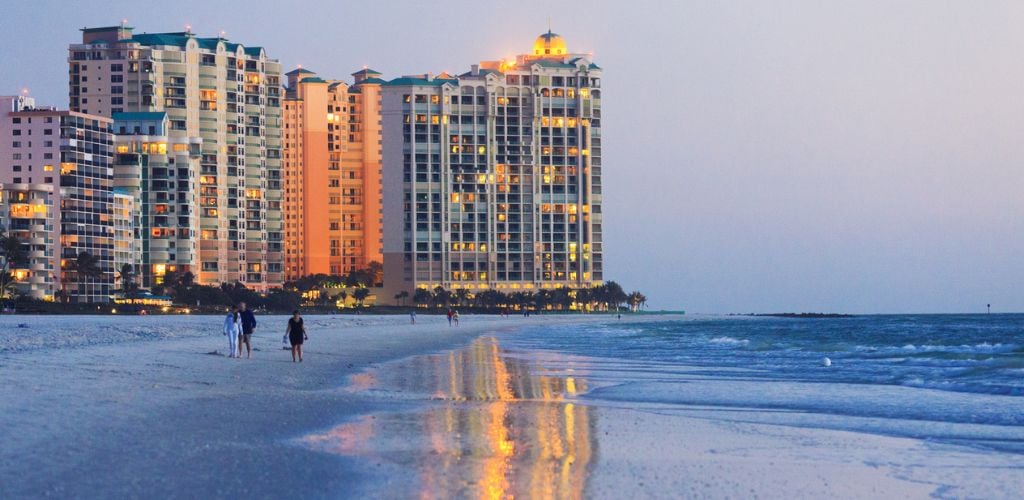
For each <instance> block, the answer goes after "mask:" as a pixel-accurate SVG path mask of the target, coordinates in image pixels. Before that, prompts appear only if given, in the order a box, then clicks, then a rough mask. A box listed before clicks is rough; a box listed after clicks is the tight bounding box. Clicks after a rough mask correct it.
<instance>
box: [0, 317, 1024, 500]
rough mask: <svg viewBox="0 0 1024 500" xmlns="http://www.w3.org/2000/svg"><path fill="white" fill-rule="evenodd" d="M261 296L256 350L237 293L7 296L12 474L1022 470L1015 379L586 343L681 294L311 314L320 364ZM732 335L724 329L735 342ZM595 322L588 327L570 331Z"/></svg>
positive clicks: (181, 492)
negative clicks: (617, 312) (891, 406)
mask: <svg viewBox="0 0 1024 500" xmlns="http://www.w3.org/2000/svg"><path fill="white" fill-rule="evenodd" d="M259 320H260V325H259V327H258V329H257V332H256V335H255V337H254V343H255V347H256V348H257V351H256V352H255V353H254V359H251V360H245V359H242V360H236V359H228V358H226V357H225V356H224V352H225V349H226V345H227V343H226V341H224V337H223V335H221V333H220V323H221V320H220V318H219V317H211V316H166V317H164V316H159V317H158V316H152V317H110V316H83V317H70V316H63V317H58V316H39V317H33V316H17V317H15V316H5V317H0V331H2V332H3V335H2V337H0V380H3V381H4V383H3V384H0V442H3V443H4V445H3V447H2V449H0V497H3V498H38V497H62V498H97V497H131V498H134V497H143V496H149V497H154V498H184V497H197V496H198V497H203V498H206V497H236V496H240V495H245V496H250V497H256V498H281V497H304V498H365V497H385V498H408V497H420V498H452V497H460V498H479V497H482V498H510V497H520V498H580V497H589V498H624V497H629V498H680V497H689V498H726V497H729V498H736V497H747V498H753V497H757V498H799V497H804V498H806V497H821V496H831V497H838V498H868V497H875V498H877V497H893V496H899V497H907V498H927V497H931V496H937V497H951V498H952V497H981V498H1013V497H1015V496H1017V495H1018V493H1019V491H1024V468H1022V467H1024V455H1022V454H1021V452H1020V450H1019V449H1017V448H1015V447H1014V446H1015V445H1014V443H1016V444H1017V445H1019V443H1020V442H1022V441H1024V439H1022V438H1024V435H1022V433H1021V426H1020V423H1019V422H1018V421H1017V420H1015V418H1017V417H1013V416H1012V414H1013V413H1015V412H1018V411H1019V410H1020V409H1021V406H1020V403H1019V402H1018V401H1019V400H1020V399H1021V398H1020V397H1018V396H1015V395H1013V394H975V393H970V392H964V391H953V392H950V391H939V390H936V389H934V388H928V387H918V386H914V385H899V384H896V385H886V386H881V385H879V386H874V387H864V384H854V383H850V382H846V381H839V380H832V381H824V380H810V381H808V380H803V379H787V380H775V381H771V383H770V385H765V383H763V380H761V378H760V376H759V375H758V373H759V372H756V371H754V370H753V369H751V371H750V372H749V373H748V374H746V375H743V376H739V377H737V376H733V375H730V374H725V373H724V372H723V371H721V369H720V368H711V367H708V366H703V367H702V366H696V365H695V364H694V363H693V362H692V360H688V359H686V360H684V359H679V360H678V361H665V360H651V359H641V358H639V357H636V356H633V357H630V355H628V351H629V349H631V347H630V345H632V344H631V343H630V342H631V341H623V342H624V343H620V344H616V345H618V346H619V347H618V348H616V349H617V350H616V349H608V350H605V351H595V352H590V351H585V350H582V349H584V348H586V349H590V348H592V347H597V348H599V347H601V346H600V343H601V340H600V339H607V338H611V337H612V336H613V335H611V334H610V333H607V332H612V331H621V332H626V334H628V335H634V336H635V335H637V334H636V333H635V332H639V331H649V330H652V329H654V330H656V329H658V328H667V326H662V325H679V324H683V323H680V322H681V321H685V319H684V318H681V317H678V316H670V315H666V316H659V315H644V316H641V317H626V318H624V319H623V320H617V319H616V318H615V317H614V316H606V315H587V316H581V315H564V316H557V315H551V316H547V315H541V316H533V317H530V318H523V317H520V316H512V317H509V318H501V317H497V316H474V315H463V317H462V322H461V323H462V324H461V326H459V327H457V328H455V327H449V326H448V324H447V321H446V319H445V318H443V317H441V316H429V315H420V316H419V318H418V319H417V324H416V325H410V324H409V318H408V317H407V316H370V315H366V316H352V315H346V316H308V317H307V318H306V321H307V327H308V328H309V335H310V340H309V342H308V343H307V345H306V360H305V362H304V363H301V364H298V363H292V362H291V357H290V354H289V353H288V351H287V350H284V349H282V342H281V335H282V334H283V331H284V325H285V321H286V317H283V316H279V317H263V316H261V317H259ZM720 321H733V323H727V324H726V325H727V326H726V327H728V328H737V327H736V326H735V325H740V327H742V326H743V325H742V324H739V323H736V321H743V320H721V319H715V320H713V322H712V323H708V325H709V326H708V325H705V326H703V327H702V326H700V323H699V322H698V323H692V324H693V325H696V326H694V328H704V329H705V330H706V329H709V328H723V326H721V324H720V323H718V322H720ZM778 321H783V320H778ZM788 321H798V320H788ZM22 323H24V324H25V325H26V326H27V327H26V328H19V326H18V325H19V324H22ZM767 324H770V325H777V324H789V323H767ZM684 325H691V323H685V324H684ZM730 325H732V326H730ZM688 327H689V326H688ZM630 332H633V333H630ZM586 335H590V336H592V337H585V336H586ZM716 335H717V334H716ZM719 338H720V337H713V338H712V340H715V342H711V343H709V345H711V346H712V347H711V348H713V349H726V348H730V349H735V347H728V346H729V345H730V344H729V342H728V341H726V340H718V339H719ZM730 338H732V337H730ZM577 339H579V340H580V342H577ZM591 339H593V340H591ZM734 342H738V343H740V344H742V339H735V338H734ZM577 344H586V345H583V346H580V347H579V348H578V349H574V348H570V346H573V345H577ZM609 345H611V344H609ZM1015 348H1016V347H1014V349H1015ZM986 349H987V348H986ZM1000 349H1001V348H1000ZM574 350H575V351H576V352H574ZM620 351H621V352H622V353H623V357H622V358H615V357H612V356H611V355H610V354H611V353H615V352H620ZM1000 352H1002V351H1000ZM1010 352H1011V353H1013V352H1015V351H1012V350H1011V351H1010ZM601 354H603V355H601ZM739 355H742V353H739V354H734V355H733V357H735V356H739ZM730 359H731V358H730ZM638 360H639V361H638ZM842 363H844V361H843V360H842V358H837V364H839V365H842ZM808 369H810V368H808ZM825 382H827V383H825ZM811 383H817V384H818V385H817V386H811V385H810V384H811ZM766 387H769V388H776V390H777V391H778V394H771V393H770V391H767V390H766ZM808 392H809V393H810V394H812V395H817V394H820V393H826V394H829V395H831V396H832V397H835V398H836V399H844V400H846V401H856V400H857V398H860V397H869V396H867V395H872V396H870V397H872V398H877V399H878V400H880V401H884V400H890V401H901V400H902V401H918V400H919V398H921V399H920V400H922V401H928V400H931V399H933V398H940V399H938V400H937V401H940V402H941V404H944V405H945V404H948V405H950V407H951V408H952V407H954V406H955V407H959V408H968V409H970V408H971V405H977V406H978V407H985V408H989V409H990V410H991V411H992V412H993V414H994V415H995V414H998V415H996V416H993V417H985V418H986V420H984V421H973V420H971V418H973V417H964V418H959V417H957V416H956V415H955V414H953V413H950V416H949V417H948V419H947V420H948V422H947V421H944V417H940V418H933V417H929V416H928V414H927V413H925V412H923V410H921V412H919V413H914V414H912V415H910V417H908V416H907V415H904V414H902V413H899V412H896V411H895V410H893V412H892V413H887V414H874V413H871V411H873V410H871V411H869V410H864V411H863V412H861V413H857V412H856V411H845V410H842V406H841V405H839V404H838V403H835V402H831V403H830V402H828V401H827V400H826V401H825V402H821V401H820V400H819V399H815V398H816V396H815V397H814V398H812V396H809V395H806V393H808ZM801 394H803V395H802V396H801ZM755 396H756V397H755ZM773 398H774V399H773ZM793 398H797V399H793ZM943 398H944V399H943ZM812 400H813V401H812ZM764 401H767V403H764ZM871 405H872V404H871V403H866V402H865V403H864V404H863V406H865V407H867V406H871ZM875 406H878V405H877V404H876V405H875ZM858 407H859V406H858ZM841 410H842V411H841ZM997 410H998V411H997ZM915 411H917V410H915ZM981 413H983V412H979V411H975V410H971V411H970V414H971V415H977V414H981ZM1004 414H1005V415H1008V416H1005V419H1008V420H1006V421H1003V420H1000V419H1001V418H1004V417H1001V416H999V415H1004ZM911 417H914V418H911ZM915 418H916V420H915ZM979 418H980V417H979ZM901 426H905V427H906V430H905V431H901ZM957 438H959V440H957Z"/></svg>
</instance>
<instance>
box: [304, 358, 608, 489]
mask: <svg viewBox="0 0 1024 500" xmlns="http://www.w3.org/2000/svg"><path fill="white" fill-rule="evenodd" d="M352 383H353V384H354V385H356V386H358V387H357V388H355V389H357V390H369V389H375V390H390V391H395V392H396V393H398V394H402V395H408V394H414V395H422V396H423V397H424V399H429V400H434V401H433V402H432V403H429V405H428V406H427V407H426V408H422V409H419V410H416V411H411V412H396V413H385V414H376V415H366V416H363V417H362V418H360V419H358V420H356V421H353V422H348V423H345V424H342V425H339V426H337V427H335V428H333V429H330V430H328V431H326V432H323V433H317V434H312V435H309V436H306V437H305V438H303V441H304V443H305V444H306V445H308V446H310V447H312V448H314V449H317V450H321V451H325V452H329V453H337V454H341V455H348V456H365V457H374V458H378V459H381V460H386V461H389V462H391V463H394V464H396V465H399V466H401V467H405V468H411V469H412V470H414V471H415V473H417V474H418V477H417V480H416V481H413V482H412V483H410V484H408V485H407V486H405V487H407V488H410V489H411V491H407V492H403V493H407V494H408V495H409V496H413V495H416V494H418V495H419V496H421V497H423V498H431V497H451V496H453V495H454V496H459V497H475V498H511V497H515V496H519V497H530V498H580V497H582V496H583V488H584V486H585V480H586V474H587V467H588V465H589V464H590V461H591V457H592V455H593V452H594V444H593V443H594V439H593V437H592V435H591V427H592V424H593V423H592V419H593V417H592V415H591V410H590V409H589V408H588V407H585V406H580V405H576V404H573V403H572V402H571V396H572V395H573V394H574V393H576V392H582V391H584V390H586V382H585V381H584V380H582V379H576V378H573V377H558V376H552V375H542V374H535V373H532V372H531V368H530V365H529V364H528V362H527V361H525V360H523V359H517V358H512V357H508V356H505V355H503V353H502V351H501V350H500V349H499V347H498V343H497V341H496V340H495V339H493V338H486V339H481V340H478V341H476V342H474V343H473V344H472V345H470V346H469V347H468V348H466V349H464V350H461V351H456V352H451V353H448V354H444V355H433V356H422V357H417V358H413V359H410V360H407V361H404V362H402V363H397V364H393V365H388V366H386V367H384V368H382V369H381V370H378V371H377V372H375V373H373V374H372V375H364V376H360V377H356V378H354V379H353V381H352ZM350 389H353V388H352V387H350ZM567 397H569V400H567V399H566V398H567Z"/></svg>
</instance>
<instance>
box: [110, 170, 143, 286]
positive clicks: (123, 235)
mask: <svg viewBox="0 0 1024 500" xmlns="http://www.w3.org/2000/svg"><path fill="white" fill-rule="evenodd" d="M137 222H138V215H137V213H136V208H135V197H134V196H132V195H131V194H129V193H127V192H125V191H124V190H122V189H119V188H114V210H113V212H112V213H111V214H110V223H111V225H112V226H113V227H114V291H115V292H117V291H118V290H123V289H124V279H123V278H124V276H123V271H124V270H125V266H129V267H130V269H131V275H132V277H133V279H134V276H136V275H137V273H138V272H139V266H140V262H141V261H142V255H141V252H140V250H139V246H138V244H137V242H138V241H139V240H138V239H137V238H136V229H135V224H136V223H137ZM135 282H136V283H138V280H136V281H135Z"/></svg>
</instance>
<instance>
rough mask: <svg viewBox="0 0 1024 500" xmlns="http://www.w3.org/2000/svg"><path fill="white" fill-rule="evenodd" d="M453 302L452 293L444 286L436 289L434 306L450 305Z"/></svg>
mask: <svg viewBox="0 0 1024 500" xmlns="http://www.w3.org/2000/svg"><path fill="white" fill-rule="evenodd" d="M451 303H452V294H451V293H450V292H449V291H447V290H445V289H444V287H441V286H439V287H437V288H435V289H434V307H437V306H445V307H448V305H450V304H451Z"/></svg>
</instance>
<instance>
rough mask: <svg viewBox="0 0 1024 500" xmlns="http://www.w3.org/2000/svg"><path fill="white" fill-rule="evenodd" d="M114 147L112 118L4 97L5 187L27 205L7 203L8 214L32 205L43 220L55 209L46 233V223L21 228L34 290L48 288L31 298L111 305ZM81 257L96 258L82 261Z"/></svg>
mask: <svg viewBox="0 0 1024 500" xmlns="http://www.w3.org/2000/svg"><path fill="white" fill-rule="evenodd" d="M113 148H114V137H113V134H112V133H111V120H110V119H109V118H106V117H102V116H94V115H87V114H84V113H78V112H75V111H67V110H58V109H56V108H53V107H37V106H36V105H35V101H34V100H33V99H32V98H30V97H25V96H17V97H0V183H3V184H4V185H5V189H7V190H13V191H10V192H9V193H8V195H9V196H12V197H13V201H14V202H18V201H19V200H28V201H26V202H25V203H24V204H20V203H18V204H14V205H10V208H11V209H13V211H12V212H11V213H12V214H14V215H18V214H19V213H21V212H19V210H27V209H28V208H31V209H32V211H33V214H32V217H33V218H38V220H40V221H43V220H46V217H45V213H44V212H43V211H48V210H54V211H55V212H56V213H55V214H53V216H52V217H50V219H51V220H52V221H53V223H54V225H53V226H48V227H49V230H45V229H44V228H42V227H40V226H45V225H46V224H45V223H43V224H39V223H35V222H33V223H29V225H28V227H23V226H21V227H22V231H23V235H27V236H28V245H29V252H30V258H32V259H34V260H33V264H32V267H31V269H30V271H31V273H30V274H31V277H30V281H32V282H33V283H35V284H43V286H39V287H33V289H34V290H35V291H45V293H42V294H41V295H40V293H32V294H31V295H34V296H36V297H41V298H49V299H53V298H56V297H55V296H56V295H57V294H58V293H60V294H63V295H65V296H66V298H67V299H68V300H70V301H72V302H107V301H108V300H110V294H111V292H112V291H113V290H112V285H113V282H114V236H115V235H114V222H113V220H112V219H113V218H114V217H115V211H114V192H113V177H114V176H113V168H112V165H111V163H112V156H113ZM46 187H49V188H50V189H49V190H47V189H46ZM9 201H10V200H9ZM47 207H49V208H47ZM36 211H39V212H36ZM15 218H21V217H15ZM15 226H17V224H15ZM30 233H32V234H30ZM44 234H46V235H48V236H44ZM82 254H88V255H89V256H91V257H92V258H91V259H90V258H83V259H82V260H81V262H80V259H79V258H80V257H81V256H82ZM80 263H81V264H83V265H82V266H80V265H79V264H80ZM85 264H89V265H85Z"/></svg>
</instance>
